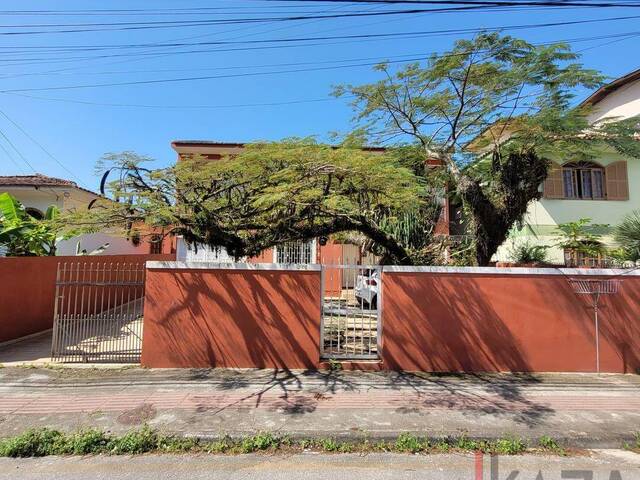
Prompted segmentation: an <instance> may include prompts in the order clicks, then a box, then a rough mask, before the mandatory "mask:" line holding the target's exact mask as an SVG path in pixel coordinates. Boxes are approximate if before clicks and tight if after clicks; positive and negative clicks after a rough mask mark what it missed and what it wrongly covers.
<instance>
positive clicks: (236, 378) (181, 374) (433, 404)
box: [0, 368, 640, 448]
mask: <svg viewBox="0 0 640 480" xmlns="http://www.w3.org/2000/svg"><path fill="white" fill-rule="evenodd" d="M144 423H147V424H149V425H151V426H154V427H156V428H159V429H161V430H162V431H165V432H171V433H177V434H184V435H195V436H202V437H212V436H214V437H217V436H221V435H224V434H229V435H232V436H239V435H243V434H251V433H255V432H256V431H260V430H262V431H271V432H278V433H280V434H289V435H292V436H297V437H352V438H356V437H357V438H364V437H367V438H391V437H396V436H397V435H398V434H400V433H402V432H410V433H414V434H418V435H427V436H430V437H444V436H450V435H455V436H459V435H462V434H466V435H468V436H469V437H479V438H495V437H504V436H509V435H512V436H518V437H523V438H527V439H531V440H536V439H537V438H539V437H540V436H541V435H550V436H551V437H553V438H555V439H558V440H561V441H563V442H565V443H566V444H568V445H571V446H576V447H592V448H618V447H620V446H621V444H622V442H623V441H630V440H631V439H632V438H633V435H634V433H636V432H638V431H640V376H635V375H602V376H596V375H591V374H544V375H535V376H534V375H507V374H503V375H428V374H408V373H404V374H401V373H380V372H302V371H295V372H286V371H267V370H146V369H140V368H131V369H124V370H94V369H62V370H51V369H38V368H3V369H0V426H1V429H0V435H3V436H9V435H14V434H17V433H19V432H21V431H23V430H24V429H26V428H28V427H33V426H50V427H55V428H60V429H66V430H74V429H78V428H82V427H100V428H104V429H108V430H110V431H113V432H124V431H126V430H129V429H131V428H133V427H136V426H138V425H142V424H144Z"/></svg>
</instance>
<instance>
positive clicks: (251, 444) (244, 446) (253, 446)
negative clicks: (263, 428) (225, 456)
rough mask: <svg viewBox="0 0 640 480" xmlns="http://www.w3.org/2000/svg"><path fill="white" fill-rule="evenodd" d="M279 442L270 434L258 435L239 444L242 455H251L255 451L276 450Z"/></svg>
mask: <svg viewBox="0 0 640 480" xmlns="http://www.w3.org/2000/svg"><path fill="white" fill-rule="evenodd" d="M279 445H280V442H279V441H278V439H277V438H276V437H274V436H273V435H272V434H270V433H259V434H257V435H254V436H253V437H247V438H245V439H244V440H242V442H241V443H240V450H241V451H242V453H251V452H255V451H257V450H267V449H268V448H278V446H279Z"/></svg>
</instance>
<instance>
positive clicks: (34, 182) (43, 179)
mask: <svg viewBox="0 0 640 480" xmlns="http://www.w3.org/2000/svg"><path fill="white" fill-rule="evenodd" d="M0 185H2V186H6V187H8V186H11V187H17V186H21V187H22V186H24V187H77V186H78V185H77V184H76V182H72V181H71V180H65V179H63V178H55V177H48V176H46V175H42V174H41V173H36V174H34V175H9V176H0Z"/></svg>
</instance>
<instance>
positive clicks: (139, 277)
mask: <svg viewBox="0 0 640 480" xmlns="http://www.w3.org/2000/svg"><path fill="white" fill-rule="evenodd" d="M144 274H145V264H144V262H137V263H134V262H82V261H72V262H60V263H59V264H58V273H57V277H56V299H55V302H56V303H55V312H54V320H53V341H52V345H51V359H52V360H53V361H57V362H117V363H129V362H139V361H140V355H141V353H142V312H143V309H144Z"/></svg>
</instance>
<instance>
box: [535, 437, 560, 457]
mask: <svg viewBox="0 0 640 480" xmlns="http://www.w3.org/2000/svg"><path fill="white" fill-rule="evenodd" d="M538 446H539V447H540V448H541V449H543V450H547V451H549V452H552V453H557V454H558V455H565V454H566V452H565V450H564V448H562V447H561V446H560V444H559V443H558V442H556V441H555V440H554V439H553V438H551V437H550V436H548V435H543V436H542V437H540V438H539V439H538Z"/></svg>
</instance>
